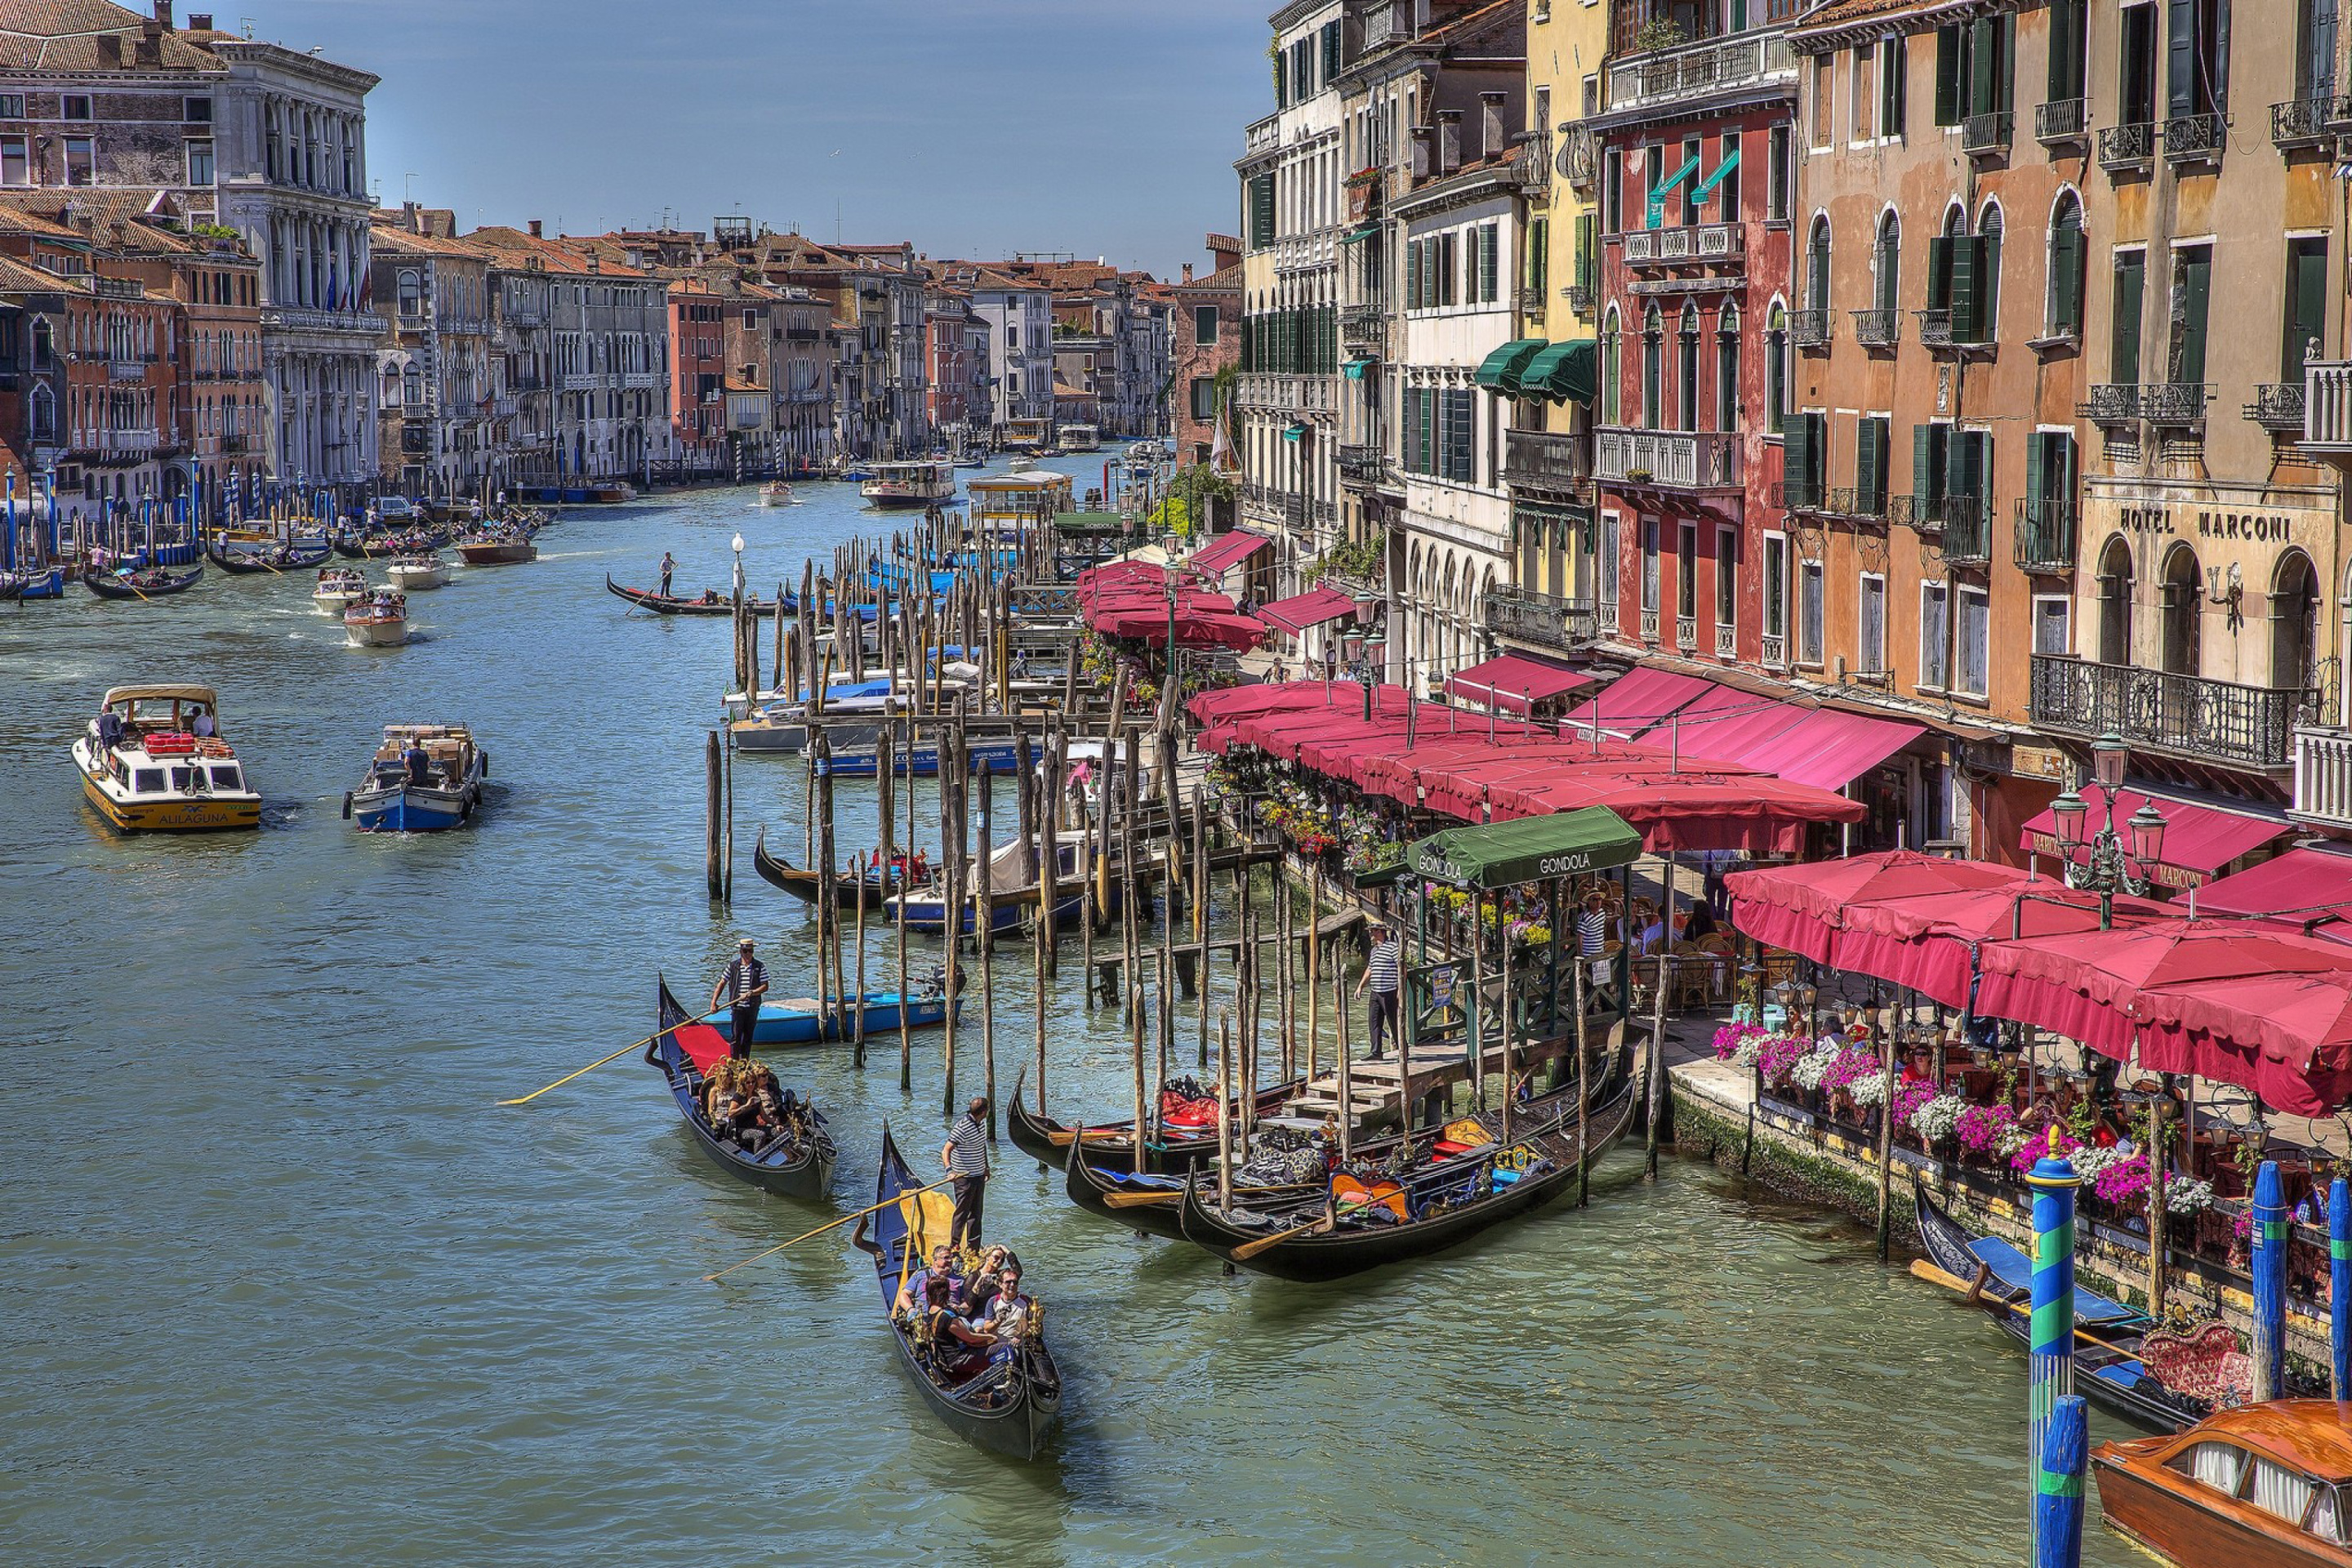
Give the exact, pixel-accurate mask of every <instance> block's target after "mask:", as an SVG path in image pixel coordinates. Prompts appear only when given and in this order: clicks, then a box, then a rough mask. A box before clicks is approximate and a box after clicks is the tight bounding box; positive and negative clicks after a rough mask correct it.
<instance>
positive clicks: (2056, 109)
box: [2033, 98, 2090, 147]
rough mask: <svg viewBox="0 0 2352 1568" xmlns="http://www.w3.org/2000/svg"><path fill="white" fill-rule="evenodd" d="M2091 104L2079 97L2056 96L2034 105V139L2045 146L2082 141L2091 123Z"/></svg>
mask: <svg viewBox="0 0 2352 1568" xmlns="http://www.w3.org/2000/svg"><path fill="white" fill-rule="evenodd" d="M2089 108H2090V106H2089V104H2088V102H2087V101H2086V100H2083V99H2079V98H2056V99H2052V100H2050V101H2049V102H2047V103H2037V104H2035V105H2034V106H2033V139H2034V140H2035V141H2036V142H2041V143H2042V145H2043V146H2045V147H2057V146H2063V145H2065V144H2066V143H2068V142H2080V141H2082V140H2083V137H2084V126H2086V125H2088V124H2089V123H2090V114H2089Z"/></svg>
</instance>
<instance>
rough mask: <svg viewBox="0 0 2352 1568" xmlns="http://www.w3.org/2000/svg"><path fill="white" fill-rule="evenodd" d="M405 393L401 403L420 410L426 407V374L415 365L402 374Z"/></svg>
mask: <svg viewBox="0 0 2352 1568" xmlns="http://www.w3.org/2000/svg"><path fill="white" fill-rule="evenodd" d="M400 375H401V384H402V386H403V388H404V393H403V395H402V398H401V401H402V402H404V403H407V404H411V405H415V406H416V407H418V408H422V407H424V406H425V373H424V372H423V371H421V370H419V369H417V368H416V366H415V365H414V364H412V365H410V366H409V367H408V368H407V369H405V370H404V371H402V372H401V373H400Z"/></svg>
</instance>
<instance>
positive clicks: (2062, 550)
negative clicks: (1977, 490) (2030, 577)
mask: <svg viewBox="0 0 2352 1568" xmlns="http://www.w3.org/2000/svg"><path fill="white" fill-rule="evenodd" d="M2074 511H2075V508H2074V502H2073V501H2071V500H2055V499H2050V500H2020V501H2019V502H2018V503H2017V516H2016V521H2015V523H2014V525H2013V526H2012V528H2011V540H2012V542H2013V543H2014V544H2015V546H2016V549H2017V569H2018V570H2019V571H2021V572H2056V573H2064V572H2072V571H2073V570H2074Z"/></svg>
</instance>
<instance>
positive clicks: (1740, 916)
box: [1724, 849, 2024, 963]
mask: <svg viewBox="0 0 2352 1568" xmlns="http://www.w3.org/2000/svg"><path fill="white" fill-rule="evenodd" d="M2023 880H2024V878H2023V877H2022V876H2021V874H2020V873H2019V872H2018V871H2016V870H2014V869H2013V868H2010V867H2007V866H1995V865H1990V864H1988V863H1987V862H1984V861H1981V860H1947V859H1945V858H1943V857H1942V856H1940V855H1922V854H1921V853H1919V852H1918V851H1917V850H1916V849H1888V850H1885V851H1882V852H1880V853H1878V854H1874V855H1853V856H1849V857H1847V858H1844V859H1843V860H1819V861H1814V862H1812V863H1811V864H1808V865H1802V866H1772V867H1767V868H1761V869H1759V870H1754V871H1735V872H1733V873H1732V874H1731V875H1729V876H1728V877H1726V878H1725V879H1724V887H1725V889H1727V891H1729V893H1730V894H1731V923H1732V924H1733V925H1734V926H1735V927H1737V928H1738V930H1739V931H1743V932H1745V933H1746V934H1748V936H1751V937H1754V938H1755V939H1756V940H1757V941H1758V942H1765V943H1768V944H1769V945H1770V946H1773V947H1779V948H1785V949H1787V950H1788V951H1789V952H1796V953H1801V954H1803V955H1804V956H1806V957H1808V958H1811V959H1813V960H1815V961H1816V962H1819V963H1829V962H1830V959H1831V954H1832V952H1833V951H1834V948H1835V945H1836V935H1837V933H1838V932H1839V931H1841V930H1843V927H1844V925H1845V923H1846V917H1847V913H1848V911H1849V910H1853V908H1855V907H1856V906H1859V905H1862V904H1866V903H1872V902H1875V901H1878V900H1886V899H1913V898H1921V897H1924V896H1926V895H1928V894H1933V893H1946V894H1948V893H1953V892H1957V891H1960V890H1963V889H1975V888H1998V887H2003V886H2006V885H2008V884H2011V883H2014V882H2021V881H2023Z"/></svg>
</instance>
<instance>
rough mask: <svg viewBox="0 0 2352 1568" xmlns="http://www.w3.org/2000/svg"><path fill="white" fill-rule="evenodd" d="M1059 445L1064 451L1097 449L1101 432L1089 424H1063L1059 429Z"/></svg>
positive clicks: (1100, 440) (1099, 445)
mask: <svg viewBox="0 0 2352 1568" xmlns="http://www.w3.org/2000/svg"><path fill="white" fill-rule="evenodd" d="M1061 447H1062V450H1063V451H1065V452H1094V451H1099V450H1100V449H1101V448H1102V433H1101V432H1100V431H1098V430H1097V429H1096V428H1095V427H1094V426H1091V425H1065V426H1062V429H1061Z"/></svg>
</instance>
